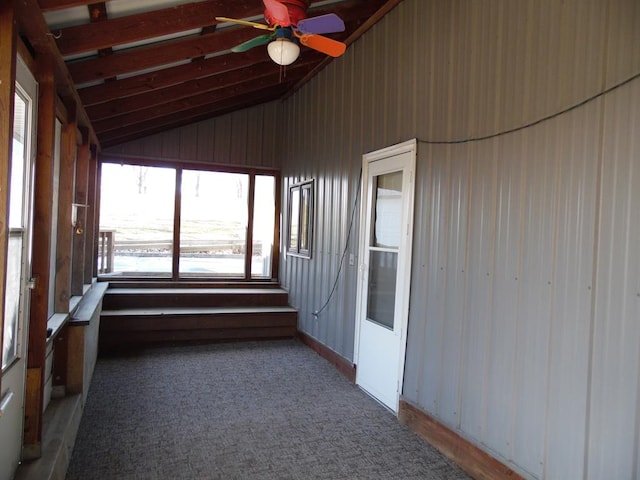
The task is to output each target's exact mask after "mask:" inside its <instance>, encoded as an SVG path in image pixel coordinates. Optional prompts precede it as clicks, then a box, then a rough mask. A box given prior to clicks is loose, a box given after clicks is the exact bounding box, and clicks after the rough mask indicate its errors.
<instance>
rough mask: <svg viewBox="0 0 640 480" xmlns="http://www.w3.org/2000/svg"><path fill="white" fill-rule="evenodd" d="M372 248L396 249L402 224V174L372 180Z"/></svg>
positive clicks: (387, 175)
mask: <svg viewBox="0 0 640 480" xmlns="http://www.w3.org/2000/svg"><path fill="white" fill-rule="evenodd" d="M373 185H374V190H373V195H374V201H373V205H374V213H373V215H374V218H373V220H374V225H375V227H374V228H373V229H372V236H373V238H372V245H373V246H374V247H387V248H397V247H398V246H399V245H400V230H401V228H400V224H401V222H402V172H393V173H387V174H384V175H379V176H377V177H376V178H375V179H374V184H373Z"/></svg>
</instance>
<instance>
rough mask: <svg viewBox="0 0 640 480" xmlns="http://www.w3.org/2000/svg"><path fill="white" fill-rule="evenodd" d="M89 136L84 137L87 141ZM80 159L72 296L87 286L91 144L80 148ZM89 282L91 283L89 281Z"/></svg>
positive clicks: (73, 244) (78, 164) (77, 176)
mask: <svg viewBox="0 0 640 480" xmlns="http://www.w3.org/2000/svg"><path fill="white" fill-rule="evenodd" d="M87 136H88V134H86V135H83V138H84V139H86V138H87ZM77 151H78V157H77V159H76V184H75V207H74V209H75V211H76V224H75V225H73V230H72V234H71V235H72V242H71V243H72V251H73V253H72V258H73V264H72V267H71V295H82V293H83V287H84V284H85V279H84V263H85V239H86V232H87V227H88V225H87V216H88V212H87V207H88V200H87V199H88V194H87V186H88V177H89V157H90V156H91V151H90V149H89V144H88V143H86V141H85V142H83V143H82V145H80V146H79V147H78V150H77ZM89 281H91V280H90V279H89Z"/></svg>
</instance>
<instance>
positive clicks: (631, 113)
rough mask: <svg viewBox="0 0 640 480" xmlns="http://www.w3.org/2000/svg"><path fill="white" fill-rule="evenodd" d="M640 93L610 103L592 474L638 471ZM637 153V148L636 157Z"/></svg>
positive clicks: (625, 93)
mask: <svg viewBox="0 0 640 480" xmlns="http://www.w3.org/2000/svg"><path fill="white" fill-rule="evenodd" d="M638 105H640V90H639V89H638V87H637V86H636V87H635V88H633V87H632V86H628V87H623V88H621V89H620V91H618V92H615V93H614V94H612V95H610V96H609V97H608V98H607V99H606V102H605V107H604V109H605V115H606V117H605V118H606V120H607V121H606V123H605V129H604V148H603V151H604V152H605V154H604V155H603V168H602V195H601V203H600V205H601V206H600V208H601V211H600V212H601V217H600V222H601V223H600V229H599V236H598V250H599V254H598V263H597V275H596V302H595V323H594V327H593V354H592V355H593V356H592V364H593V371H592V382H591V404H590V407H591V409H590V417H589V421H590V422H589V446H588V456H589V457H588V458H589V462H588V474H589V476H590V477H592V478H605V477H608V478H625V477H626V478H629V477H630V476H631V472H634V477H636V478H637V475H638V464H637V463H638V458H637V455H638V451H637V448H638V447H637V445H638V443H637V442H638V422H639V421H640V417H639V412H638V388H639V379H638V372H639V371H640V328H639V321H638V319H640V288H639V287H640V250H639V249H638V246H639V245H640V156H639V155H638V153H637V152H638V150H639V148H640V143H639V142H638V134H639V133H640V112H639V109H638ZM633 152H636V153H635V154H634V153H633Z"/></svg>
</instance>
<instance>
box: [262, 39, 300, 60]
mask: <svg viewBox="0 0 640 480" xmlns="http://www.w3.org/2000/svg"><path fill="white" fill-rule="evenodd" d="M267 52H268V53H269V57H271V60H273V61H274V62H275V63H277V64H278V65H291V64H292V63H293V62H295V61H296V60H297V59H298V56H299V55H300V47H299V46H298V44H297V43H295V42H293V41H291V40H289V39H288V38H276V39H275V40H274V41H273V42H270V43H269V45H267Z"/></svg>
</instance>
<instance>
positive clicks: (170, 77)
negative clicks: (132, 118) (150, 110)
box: [78, 49, 268, 106]
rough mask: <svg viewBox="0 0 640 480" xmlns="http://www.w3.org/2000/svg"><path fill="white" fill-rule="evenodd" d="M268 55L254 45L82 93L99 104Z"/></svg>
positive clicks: (261, 59) (84, 98) (88, 102)
mask: <svg viewBox="0 0 640 480" xmlns="http://www.w3.org/2000/svg"><path fill="white" fill-rule="evenodd" d="M267 58H268V57H267V56H266V55H265V53H264V52H263V51H260V50H259V49H253V50H251V51H249V52H246V53H230V54H227V55H221V56H219V57H213V58H208V59H205V60H201V61H197V62H191V63H187V64H185V65H178V66H175V67H169V68H165V69H162V70H157V71H154V72H150V73H144V74H140V75H135V76H133V77H128V78H123V79H122V80H117V81H115V82H110V83H104V84H102V85H95V86H93V87H87V88H81V89H80V90H79V91H78V93H79V94H80V98H81V99H82V101H83V102H84V104H85V105H86V106H90V105H96V104H100V103H104V102H110V101H113V100H116V99H118V98H124V97H129V96H132V95H139V94H142V93H146V92H150V91H153V90H155V89H157V88H166V87H170V86H172V85H177V84H179V83H182V82H185V81H187V80H191V79H194V78H200V77H207V76H210V75H217V74H220V73H224V72H228V71H232V70H236V69H239V68H243V67H246V66H247V65H252V64H254V63H261V62H265V61H266V60H267Z"/></svg>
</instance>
